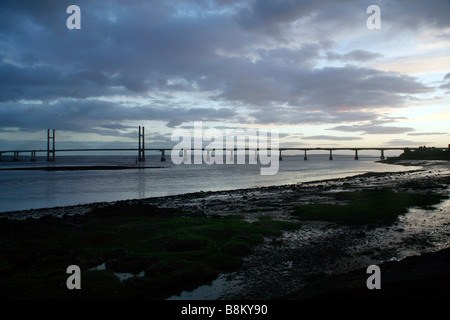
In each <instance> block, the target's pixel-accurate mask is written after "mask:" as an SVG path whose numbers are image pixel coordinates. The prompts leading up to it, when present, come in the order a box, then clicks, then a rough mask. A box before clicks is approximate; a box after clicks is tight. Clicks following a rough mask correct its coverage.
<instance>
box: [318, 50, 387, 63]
mask: <svg viewBox="0 0 450 320" xmlns="http://www.w3.org/2000/svg"><path fill="white" fill-rule="evenodd" d="M382 57H383V55H382V54H380V53H375V52H370V51H366V50H353V51H350V52H348V53H346V54H338V53H334V52H327V54H326V58H327V59H329V60H340V61H361V62H365V61H371V60H375V59H377V58H382Z"/></svg>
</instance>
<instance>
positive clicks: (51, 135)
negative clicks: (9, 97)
mask: <svg viewBox="0 0 450 320" xmlns="http://www.w3.org/2000/svg"><path fill="white" fill-rule="evenodd" d="M141 132H142V133H141ZM50 142H52V143H50ZM406 149H408V150H411V151H414V150H416V149H419V148H409V147H343V148H339V147H336V148H335V147H324V148H322V147H315V148H314V147H312V148H311V147H305V148H296V147H293V148H282V147H280V148H278V150H279V160H282V157H281V152H282V151H303V152H304V154H305V155H304V160H307V151H313V150H324V151H328V152H329V153H330V155H329V159H330V160H333V151H336V150H350V151H354V152H355V158H354V159H355V160H358V159H359V157H358V151H360V150H377V151H380V159H385V156H384V151H386V150H403V151H404V150H406ZM436 149H448V148H436ZM170 150H172V148H145V144H144V127H142V131H141V127H139V147H138V148H92V149H86V148H84V149H81V148H72V149H56V148H55V130H54V129H53V132H51V131H50V129H48V131H47V149H28V150H27V149H21V150H0V160H1V159H2V155H3V154H8V153H10V154H13V160H14V161H19V154H20V153H29V154H31V161H36V154H37V153H47V161H55V154H56V152H58V153H60V152H103V151H117V152H124V151H138V161H139V162H144V161H145V151H158V152H161V161H166V156H165V153H166V151H170ZM183 150H184V153H185V156H186V151H187V150H189V151H191V152H192V151H200V150H202V151H207V153H208V157H209V155H210V152H211V151H222V152H224V151H229V152H231V155H232V154H233V151H249V152H250V151H253V152H255V155H256V154H257V152H258V151H259V148H238V147H235V148H213V149H210V148H201V149H200V148H190V149H183Z"/></svg>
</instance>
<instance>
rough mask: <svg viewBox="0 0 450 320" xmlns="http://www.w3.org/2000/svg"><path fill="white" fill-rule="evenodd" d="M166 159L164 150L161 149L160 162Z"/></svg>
mask: <svg viewBox="0 0 450 320" xmlns="http://www.w3.org/2000/svg"><path fill="white" fill-rule="evenodd" d="M165 161H166V150H161V162H165Z"/></svg>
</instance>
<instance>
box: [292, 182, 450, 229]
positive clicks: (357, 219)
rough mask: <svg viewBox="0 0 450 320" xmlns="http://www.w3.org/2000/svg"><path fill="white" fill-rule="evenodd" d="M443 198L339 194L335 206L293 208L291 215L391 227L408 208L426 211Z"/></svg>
mask: <svg viewBox="0 0 450 320" xmlns="http://www.w3.org/2000/svg"><path fill="white" fill-rule="evenodd" d="M444 198H446V197H445V196H441V195H438V194H419V193H398V192H394V191H393V190H390V189H380V190H363V191H356V192H340V193H337V194H336V200H341V201H347V202H348V203H347V204H345V205H339V204H309V205H302V206H297V207H295V208H294V213H293V214H294V215H295V216H296V217H297V218H298V219H301V220H321V221H331V222H336V223H341V224H368V225H378V224H391V223H393V222H395V221H396V220H397V219H398V216H399V215H401V214H404V213H406V212H407V209H408V207H412V206H419V207H429V206H431V205H434V204H437V203H439V202H440V201H441V200H442V199H444Z"/></svg>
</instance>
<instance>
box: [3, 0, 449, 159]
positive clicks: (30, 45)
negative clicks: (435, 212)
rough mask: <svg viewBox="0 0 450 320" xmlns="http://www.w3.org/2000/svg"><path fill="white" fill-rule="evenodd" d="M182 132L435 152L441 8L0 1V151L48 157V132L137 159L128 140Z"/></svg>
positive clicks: (300, 2)
mask: <svg viewBox="0 0 450 320" xmlns="http://www.w3.org/2000/svg"><path fill="white" fill-rule="evenodd" d="M70 5H77V6H78V7H79V8H80V12H81V14H80V17H81V20H80V26H81V29H68V27H67V24H66V22H67V19H68V18H69V17H70V16H71V13H67V12H66V10H67V7H68V6H70ZM370 5H377V6H378V7H379V8H380V29H369V28H368V27H367V20H368V19H369V18H370V17H371V15H372V14H371V13H367V12H366V10H367V8H368V7H369V6H370ZM194 121H202V122H203V128H204V129H206V128H217V129H219V130H222V131H224V130H226V129H233V128H235V129H246V128H252V129H255V128H256V129H265V130H269V129H277V130H279V132H280V147H326V146H329V147H380V146H385V147H405V146H412V147H414V146H419V145H426V146H436V147H445V146H447V145H448V144H449V143H450V130H449V128H450V1H448V0H431V1H426V0H399V1H376V0H370V1H354V0H342V1H336V0H321V1H312V0H297V1H296V0H274V1H258V0H228V1H225V0H200V1H181V0H179V1H177V0H176V1H168V0H152V1H148V0H130V1H119V0H111V1H88V0H86V1H84V0H70V1H65V0H54V1H50V0H40V1H22V0H19V1H17V0H15V1H8V0H6V1H2V0H0V150H11V149H17V148H42V149H45V148H46V135H47V128H50V129H55V130H56V132H57V148H58V147H59V148H62V147H86V148H89V147H103V148H106V147H136V146H137V143H138V126H145V132H146V146H147V147H148V148H151V147H166V146H173V145H174V142H171V135H172V133H173V132H174V130H175V129H180V128H182V129H188V130H192V128H193V125H194Z"/></svg>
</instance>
